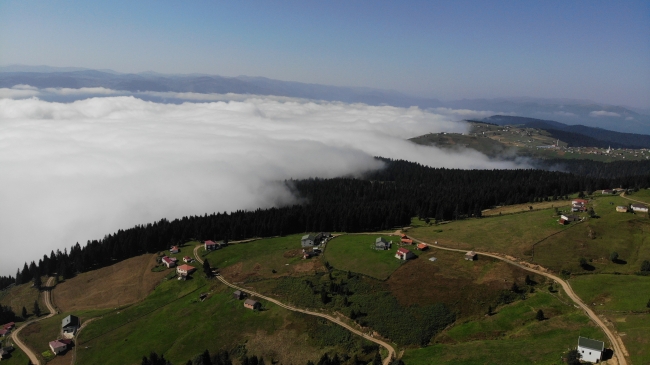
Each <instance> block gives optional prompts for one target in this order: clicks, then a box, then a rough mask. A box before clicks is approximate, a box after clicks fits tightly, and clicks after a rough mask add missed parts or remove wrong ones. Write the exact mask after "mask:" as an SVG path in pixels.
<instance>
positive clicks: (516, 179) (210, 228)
mask: <svg viewBox="0 0 650 365" xmlns="http://www.w3.org/2000/svg"><path fill="white" fill-rule="evenodd" d="M383 161H384V162H385V165H386V166H385V168H384V169H382V170H380V171H376V172H373V173H371V174H368V175H367V176H365V177H364V178H360V179H356V178H336V179H307V180H289V181H286V182H285V184H287V186H288V187H289V188H290V189H292V190H293V191H294V193H295V194H296V195H297V196H299V197H300V198H301V201H303V202H304V203H303V204H300V205H293V206H286V207H280V208H271V209H258V210H255V211H236V212H231V213H225V212H224V213H213V214H209V215H208V214H204V215H198V216H190V217H182V218H179V219H174V220H171V221H170V220H168V219H161V220H160V221H158V222H155V223H150V224H146V225H137V226H135V227H132V228H129V229H125V230H119V231H117V232H115V233H113V234H109V235H107V236H105V237H104V238H102V239H99V240H93V241H88V242H87V244H86V245H84V246H83V247H82V246H81V245H79V244H78V243H77V244H76V245H74V246H73V247H71V249H70V250H69V251H67V250H65V251H64V252H60V251H57V252H56V253H55V252H51V253H50V255H49V256H47V255H45V256H43V258H42V259H41V260H39V262H38V263H36V262H32V263H31V264H30V265H28V264H25V265H24V266H23V268H22V270H18V272H17V278H16V280H15V281H16V282H17V283H23V282H27V281H29V280H31V279H32V278H33V277H34V276H35V275H45V274H48V275H50V274H52V273H54V272H59V273H60V274H62V275H63V276H65V277H71V276H73V275H75V273H77V272H85V271H88V270H93V269H96V268H100V267H104V266H107V265H111V264H113V263H115V262H118V261H121V260H124V259H127V258H130V257H134V256H137V255H140V254H143V253H146V252H157V251H161V250H164V249H166V248H168V247H169V246H170V245H171V244H176V243H180V242H184V241H187V240H190V239H199V240H205V239H216V240H220V239H230V240H235V239H243V238H249V237H270V236H277V235H287V234H292V233H300V232H308V231H346V232H362V231H373V230H381V229H386V228H392V227H396V226H404V225H407V224H409V222H410V219H411V217H413V216H416V215H418V216H421V217H431V218H436V219H439V220H449V219H462V218H465V217H472V216H480V212H481V210H483V209H486V208H490V207H492V206H495V205H506V204H517V203H526V202H531V201H539V200H547V199H553V198H554V197H558V196H564V195H567V194H571V193H574V192H578V191H589V190H597V189H604V188H610V187H624V188H644V187H648V186H650V175H648V174H644V175H636V176H628V177H620V176H621V171H622V172H630V173H631V172H633V171H632V170H633V169H634V168H629V169H626V168H622V170H621V171H619V172H617V171H618V170H615V169H614V167H615V166H618V165H615V164H601V165H594V166H600V169H601V170H602V172H601V173H599V174H597V176H608V177H607V178H606V177H592V176H584V175H582V176H581V175H576V174H568V173H562V172H552V171H543V170H453V169H443V168H430V167H426V166H422V165H419V164H416V163H412V162H407V161H392V160H386V159H383ZM603 166H604V167H603ZM622 166H625V165H622ZM631 166H637V167H638V165H631ZM9 282H10V280H6V279H5V280H3V281H2V283H3V285H4V286H6V285H8V283H9ZM4 286H3V287H4Z"/></svg>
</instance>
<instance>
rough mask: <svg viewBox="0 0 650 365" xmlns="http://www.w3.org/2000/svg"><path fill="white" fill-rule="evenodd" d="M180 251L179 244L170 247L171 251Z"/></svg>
mask: <svg viewBox="0 0 650 365" xmlns="http://www.w3.org/2000/svg"><path fill="white" fill-rule="evenodd" d="M179 251H180V250H179V249H178V246H172V248H170V249H169V252H171V253H178V252H179Z"/></svg>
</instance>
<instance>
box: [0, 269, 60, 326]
mask: <svg viewBox="0 0 650 365" xmlns="http://www.w3.org/2000/svg"><path fill="white" fill-rule="evenodd" d="M46 281H47V278H46V277H43V279H42V282H43V285H45V282H46ZM34 301H38V306H39V308H40V309H41V315H43V314H49V311H48V310H47V307H46V306H45V303H44V302H43V296H42V295H41V291H40V290H38V289H36V288H34V287H33V286H32V283H31V282H29V283H26V284H22V285H16V286H12V287H11V288H7V289H5V290H0V304H1V305H6V306H9V307H11V310H13V311H14V313H16V315H17V316H20V315H21V313H22V309H23V307H25V309H27V316H28V319H29V318H31V317H32V316H33V314H34V313H33V310H34Z"/></svg>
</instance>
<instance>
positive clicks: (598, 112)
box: [589, 110, 621, 118]
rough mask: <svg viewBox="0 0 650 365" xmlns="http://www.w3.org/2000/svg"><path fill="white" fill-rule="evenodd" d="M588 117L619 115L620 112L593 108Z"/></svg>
mask: <svg viewBox="0 0 650 365" xmlns="http://www.w3.org/2000/svg"><path fill="white" fill-rule="evenodd" d="M589 116H590V117H594V118H597V117H619V118H620V117H621V115H620V114H618V113H614V112H608V111H606V110H594V111H593V112H591V113H589Z"/></svg>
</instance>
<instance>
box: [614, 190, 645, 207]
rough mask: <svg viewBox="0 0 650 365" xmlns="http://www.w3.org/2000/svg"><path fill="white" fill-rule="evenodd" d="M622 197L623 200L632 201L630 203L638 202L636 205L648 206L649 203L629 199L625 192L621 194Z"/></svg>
mask: <svg viewBox="0 0 650 365" xmlns="http://www.w3.org/2000/svg"><path fill="white" fill-rule="evenodd" d="M620 197H621V198H623V199H627V200H630V201H633V202H636V203H641V204H643V205H646V204H648V203H646V202H643V201H641V200H636V199H632V198H628V197H627V196H625V193H624V192H623V193H621V195H620Z"/></svg>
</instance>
